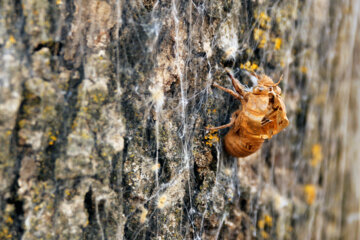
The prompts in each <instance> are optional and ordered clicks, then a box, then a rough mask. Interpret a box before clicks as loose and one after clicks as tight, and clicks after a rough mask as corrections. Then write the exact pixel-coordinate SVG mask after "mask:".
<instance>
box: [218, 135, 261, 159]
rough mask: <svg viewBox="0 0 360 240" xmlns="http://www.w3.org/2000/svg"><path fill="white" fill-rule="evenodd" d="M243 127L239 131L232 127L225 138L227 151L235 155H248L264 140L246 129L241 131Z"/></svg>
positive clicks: (259, 146)
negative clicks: (248, 132)
mask: <svg viewBox="0 0 360 240" xmlns="http://www.w3.org/2000/svg"><path fill="white" fill-rule="evenodd" d="M241 130H242V129H241V128H240V129H239V130H238V131H236V132H235V131H234V129H233V128H232V129H230V130H229V132H228V133H227V134H226V136H225V138H224V145H225V149H226V151H227V153H229V154H230V155H232V156H234V157H246V156H249V155H250V154H252V153H254V152H256V151H257V150H258V149H259V148H261V145H262V144H263V142H264V139H261V138H260V137H258V136H254V135H252V134H247V133H246V132H245V131H243V132H242V133H241Z"/></svg>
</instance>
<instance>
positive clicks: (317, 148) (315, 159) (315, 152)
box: [310, 144, 323, 167]
mask: <svg viewBox="0 0 360 240" xmlns="http://www.w3.org/2000/svg"><path fill="white" fill-rule="evenodd" d="M311 152H312V159H311V162H310V165H311V166H313V167H316V166H317V165H318V164H319V163H320V162H321V161H322V158H323V155H322V149H321V145H320V144H314V145H313V147H312V149H311Z"/></svg>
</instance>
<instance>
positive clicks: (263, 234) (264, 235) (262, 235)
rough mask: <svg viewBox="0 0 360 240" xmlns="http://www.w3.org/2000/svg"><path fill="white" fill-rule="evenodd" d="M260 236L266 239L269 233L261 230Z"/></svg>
mask: <svg viewBox="0 0 360 240" xmlns="http://www.w3.org/2000/svg"><path fill="white" fill-rule="evenodd" d="M260 234H261V237H262V238H263V239H268V238H269V237H270V235H269V234H268V233H267V232H265V231H261V233H260Z"/></svg>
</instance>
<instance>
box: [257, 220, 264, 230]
mask: <svg viewBox="0 0 360 240" xmlns="http://www.w3.org/2000/svg"><path fill="white" fill-rule="evenodd" d="M258 227H259V228H260V229H264V227H265V221H264V220H262V219H260V220H259V221H258Z"/></svg>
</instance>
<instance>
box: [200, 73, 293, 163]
mask: <svg viewBox="0 0 360 240" xmlns="http://www.w3.org/2000/svg"><path fill="white" fill-rule="evenodd" d="M226 72H227V74H228V76H229V77H230V79H231V82H232V84H233V86H234V88H235V90H236V92H235V91H233V90H230V89H228V88H224V87H222V86H220V85H218V84H217V83H214V84H213V86H214V87H217V88H219V89H221V90H223V91H225V92H227V93H229V94H230V95H232V96H233V97H235V98H236V99H238V100H239V101H240V102H241V108H240V109H239V110H237V111H235V112H234V113H233V114H232V115H231V119H230V123H228V124H225V125H223V126H219V127H214V128H207V129H208V130H219V129H223V128H228V127H231V129H230V130H229V132H228V133H227V134H226V136H225V138H224V146H225V150H226V151H227V152H228V153H229V154H230V155H232V156H234V157H246V156H249V155H250V154H252V153H254V152H256V151H257V150H258V149H259V148H261V145H262V144H263V142H264V140H265V139H270V138H271V137H272V136H273V135H275V134H278V133H279V132H280V131H281V130H283V129H284V128H286V127H287V126H288V125H289V120H288V118H287V117H286V109H285V104H284V102H283V100H282V98H281V95H280V94H281V89H280V87H278V85H279V83H280V82H281V80H282V78H280V80H279V81H278V82H277V83H274V82H273V80H272V79H271V78H270V77H268V76H266V75H265V74H262V75H257V74H255V73H249V72H247V71H244V74H245V75H247V76H248V77H249V78H250V80H251V81H252V82H253V83H254V86H253V87H252V89H245V88H244V86H243V85H241V84H240V82H239V81H238V80H237V79H236V78H234V76H233V75H232V73H231V72H230V70H228V69H226Z"/></svg>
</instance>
